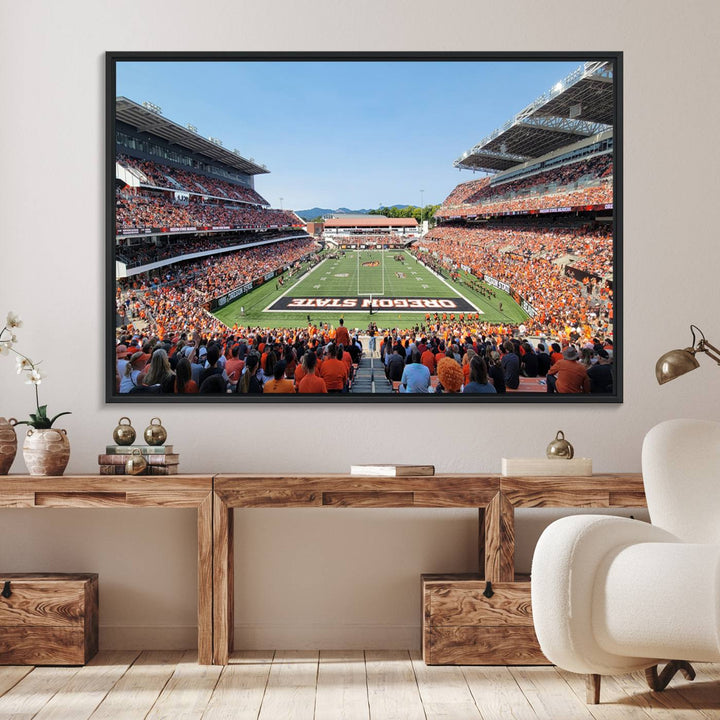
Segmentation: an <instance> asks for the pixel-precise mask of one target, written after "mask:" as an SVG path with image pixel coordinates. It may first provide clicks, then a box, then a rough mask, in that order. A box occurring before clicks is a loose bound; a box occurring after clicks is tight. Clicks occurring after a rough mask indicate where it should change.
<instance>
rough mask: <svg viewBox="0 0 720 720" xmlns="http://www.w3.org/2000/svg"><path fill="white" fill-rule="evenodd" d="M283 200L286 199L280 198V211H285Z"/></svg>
mask: <svg viewBox="0 0 720 720" xmlns="http://www.w3.org/2000/svg"><path fill="white" fill-rule="evenodd" d="M283 199H284V198H280V209H281V210H282V209H283V206H282V205H283Z"/></svg>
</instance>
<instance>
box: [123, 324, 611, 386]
mask: <svg viewBox="0 0 720 720" xmlns="http://www.w3.org/2000/svg"><path fill="white" fill-rule="evenodd" d="M448 329H449V328H446V330H445V331H442V330H441V328H440V324H439V323H438V324H437V325H434V324H432V323H431V324H428V325H427V326H425V325H423V326H422V327H415V328H414V329H411V330H409V331H400V330H398V329H397V328H395V329H393V330H389V331H383V330H378V328H377V326H376V325H373V324H371V326H370V327H369V328H368V331H367V334H368V335H369V336H370V338H371V344H370V348H371V350H372V349H374V347H375V342H376V341H377V340H378V339H379V340H380V345H379V351H380V362H381V363H382V365H383V366H384V368H385V374H386V377H387V380H388V382H389V383H392V384H393V387H395V388H397V391H398V392H400V393H433V392H435V393H457V392H462V393H491V394H495V393H505V392H513V391H517V390H521V391H522V390H523V387H522V386H521V379H522V378H531V379H537V380H538V383H537V386H536V387H537V388H538V389H541V390H543V391H546V392H557V393H588V392H591V393H610V392H612V389H613V382H614V371H613V366H612V352H613V346H612V341H610V340H605V341H603V340H602V339H601V338H599V337H594V338H592V339H591V340H589V341H587V342H582V341H579V340H578V339H577V338H576V339H575V340H574V342H568V343H565V344H564V346H562V345H561V344H559V343H548V342H547V341H544V340H543V341H541V342H537V344H535V345H533V344H532V343H531V342H530V341H529V340H528V339H527V338H525V337H523V336H519V335H518V332H517V329H516V328H511V327H506V328H499V327H498V326H489V325H488V326H485V327H480V326H479V325H476V330H477V332H472V333H470V332H467V334H464V332H465V330H467V328H461V326H460V325H457V326H455V328H454V329H449V332H448ZM484 330H488V332H485V331H484ZM362 353H363V346H362V342H361V339H360V336H359V332H358V330H357V329H355V330H354V331H352V332H350V331H348V330H347V329H346V328H345V327H344V324H343V320H342V319H341V320H340V322H339V324H338V326H337V327H332V326H328V325H320V326H316V325H312V324H308V326H307V327H306V328H296V329H292V328H285V329H272V330H268V329H267V328H260V327H247V328H238V327H235V328H232V329H230V328H227V327H224V326H223V329H222V330H218V331H217V332H213V333H211V334H206V335H201V334H199V333H196V332H192V333H190V332H180V333H177V334H173V333H170V334H165V335H162V334H161V335H153V334H148V333H138V332H135V331H134V330H133V328H132V327H130V326H126V327H123V328H122V329H121V332H120V333H119V335H118V339H117V344H116V386H117V390H118V392H119V393H121V394H124V393H133V394H136V393H149V392H152V393H164V394H183V393H197V392H200V393H212V394H225V393H240V394H246V393H249V394H260V393H263V394H268V393H285V394H295V393H299V394H304V393H326V392H327V393H341V392H349V391H352V386H353V378H354V374H355V372H356V368H357V363H359V361H360V358H361V356H362ZM376 382H377V380H376Z"/></svg>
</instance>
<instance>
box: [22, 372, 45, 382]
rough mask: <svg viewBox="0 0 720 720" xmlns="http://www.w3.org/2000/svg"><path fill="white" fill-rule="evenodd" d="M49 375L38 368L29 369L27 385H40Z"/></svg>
mask: <svg viewBox="0 0 720 720" xmlns="http://www.w3.org/2000/svg"><path fill="white" fill-rule="evenodd" d="M46 377H47V375H46V374H45V373H44V372H41V371H40V370H37V369H32V370H30V371H28V374H27V380H26V381H25V384H26V385H39V384H40V383H41V382H42V381H43V380H44V379H45V378H46Z"/></svg>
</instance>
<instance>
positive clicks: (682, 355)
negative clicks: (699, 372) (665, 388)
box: [655, 348, 700, 385]
mask: <svg viewBox="0 0 720 720" xmlns="http://www.w3.org/2000/svg"><path fill="white" fill-rule="evenodd" d="M697 367H700V363H699V362H698V361H697V358H696V357H695V352H694V350H693V349H692V348H685V349H684V350H670V352H666V353H665V354H664V355H662V356H661V357H660V359H659V360H658V361H657V362H656V363H655V377H656V378H657V381H658V382H659V383H660V385H663V384H664V383H666V382H669V381H670V380H674V379H675V378H676V377H679V376H680V375H684V374H685V373H686V372H690V371H691V370H694V369H695V368H697Z"/></svg>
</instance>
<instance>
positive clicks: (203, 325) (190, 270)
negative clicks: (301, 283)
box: [116, 238, 316, 338]
mask: <svg viewBox="0 0 720 720" xmlns="http://www.w3.org/2000/svg"><path fill="white" fill-rule="evenodd" d="M315 247H316V245H315V242H314V241H313V240H312V238H307V239H304V238H303V239H300V240H288V241H285V242H281V243H275V244H272V245H263V246H260V247H253V248H249V249H247V250H241V251H237V252H232V253H228V254H227V255H212V256H210V257H207V258H203V259H200V260H195V261H187V262H183V263H178V264H176V265H168V266H167V267H164V268H163V275H162V278H160V277H156V278H153V279H151V280H142V279H140V278H129V279H120V280H118V283H117V293H116V310H117V313H118V316H119V318H120V320H121V324H131V325H132V324H134V323H135V324H138V321H139V324H142V325H143V327H144V328H145V331H146V332H147V333H148V334H150V335H152V336H157V337H160V338H163V337H165V335H166V334H179V333H181V332H187V333H199V334H202V335H204V336H207V335H209V334H213V333H221V332H223V331H224V330H226V329H227V328H226V326H225V325H223V324H222V323H221V322H220V321H218V320H217V319H216V318H215V317H214V316H213V315H211V314H210V313H209V312H208V309H207V306H208V305H209V303H210V302H211V301H212V300H213V299H214V298H216V297H218V296H221V295H224V294H225V293H227V292H230V291H231V290H234V289H235V288H237V287H239V286H241V285H244V284H246V283H249V282H252V281H254V280H257V279H258V278H262V277H264V276H265V275H267V274H268V273H270V272H272V271H274V270H277V269H278V268H280V267H284V266H285V265H291V264H292V263H295V262H297V261H298V260H300V259H301V258H303V257H305V256H306V255H309V254H311V253H312V252H313V250H314V249H315Z"/></svg>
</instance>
